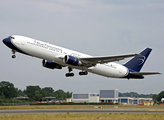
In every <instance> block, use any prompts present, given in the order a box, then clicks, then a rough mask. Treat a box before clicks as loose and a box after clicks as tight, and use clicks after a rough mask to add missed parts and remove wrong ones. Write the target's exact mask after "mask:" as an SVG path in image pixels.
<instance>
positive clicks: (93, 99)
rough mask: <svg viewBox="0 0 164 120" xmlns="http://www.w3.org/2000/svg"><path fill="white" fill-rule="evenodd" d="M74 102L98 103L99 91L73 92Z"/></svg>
mask: <svg viewBox="0 0 164 120" xmlns="http://www.w3.org/2000/svg"><path fill="white" fill-rule="evenodd" d="M72 102H74V103H84V102H86V103H98V102H99V96H97V93H72Z"/></svg>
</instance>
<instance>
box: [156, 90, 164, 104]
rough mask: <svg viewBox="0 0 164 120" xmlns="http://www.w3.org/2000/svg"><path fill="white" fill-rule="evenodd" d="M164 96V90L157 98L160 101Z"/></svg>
mask: <svg viewBox="0 0 164 120" xmlns="http://www.w3.org/2000/svg"><path fill="white" fill-rule="evenodd" d="M162 98H164V91H162V92H160V93H159V94H158V97H157V100H158V101H159V102H160V101H161V99H162Z"/></svg>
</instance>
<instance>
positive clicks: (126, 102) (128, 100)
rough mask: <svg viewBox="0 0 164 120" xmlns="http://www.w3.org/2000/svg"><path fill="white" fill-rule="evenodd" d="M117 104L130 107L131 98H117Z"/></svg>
mask: <svg viewBox="0 0 164 120" xmlns="http://www.w3.org/2000/svg"><path fill="white" fill-rule="evenodd" d="M118 103H122V104H129V105H132V104H133V98H131V97H119V98H118Z"/></svg>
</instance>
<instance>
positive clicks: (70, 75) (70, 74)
mask: <svg viewBox="0 0 164 120" xmlns="http://www.w3.org/2000/svg"><path fill="white" fill-rule="evenodd" d="M65 76H66V77H73V76H74V73H66V74H65Z"/></svg>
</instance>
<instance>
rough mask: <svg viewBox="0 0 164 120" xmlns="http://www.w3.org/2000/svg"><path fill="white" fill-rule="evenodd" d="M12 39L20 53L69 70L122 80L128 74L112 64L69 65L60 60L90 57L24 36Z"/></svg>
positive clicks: (120, 67)
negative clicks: (66, 56) (72, 57)
mask: <svg viewBox="0 0 164 120" xmlns="http://www.w3.org/2000/svg"><path fill="white" fill-rule="evenodd" d="M13 37H14V39H12V40H11V42H12V44H14V45H15V46H16V47H18V48H19V49H21V51H23V52H25V53H27V54H28V55H30V56H33V57H37V58H41V59H44V60H48V61H52V62H55V63H57V64H60V65H62V66H68V67H71V68H75V69H79V70H85V71H88V72H91V73H94V74H98V75H101V76H105V77H113V78H122V77H124V76H126V75H127V74H128V72H129V71H128V69H127V68H126V67H125V66H122V65H120V64H117V63H113V62H110V63H105V64H96V65H95V66H92V67H83V66H73V65H69V64H66V63H64V62H63V60H62V59H61V58H63V57H64V56H65V55H71V56H74V57H77V58H82V57H92V56H89V55H86V54H83V53H80V52H76V51H73V50H69V49H66V48H62V47H59V46H55V45H52V44H49V43H45V42H42V41H39V40H35V39H31V38H28V37H24V36H13Z"/></svg>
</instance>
